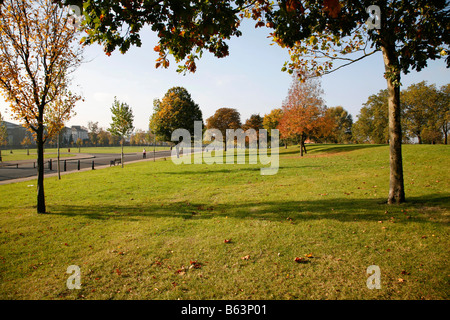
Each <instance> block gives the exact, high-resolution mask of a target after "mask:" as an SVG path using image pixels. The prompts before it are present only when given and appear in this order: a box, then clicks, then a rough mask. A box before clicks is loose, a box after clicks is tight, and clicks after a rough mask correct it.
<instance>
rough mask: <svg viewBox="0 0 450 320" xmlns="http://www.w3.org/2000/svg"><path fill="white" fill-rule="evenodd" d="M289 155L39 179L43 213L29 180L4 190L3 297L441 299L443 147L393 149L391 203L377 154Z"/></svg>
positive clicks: (0, 210) (445, 231) (445, 195)
mask: <svg viewBox="0 0 450 320" xmlns="http://www.w3.org/2000/svg"><path fill="white" fill-rule="evenodd" d="M298 150H299V149H298V147H290V148H288V149H280V151H281V156H280V169H279V172H278V174H276V175H272V176H261V175H260V170H259V169H260V165H248V164H247V165H227V164H223V165H217V164H215V165H206V164H203V165H200V164H197V165H175V164H173V163H172V162H171V161H157V162H141V163H135V164H128V165H125V167H124V168H123V169H122V168H120V167H112V168H108V169H103V170H95V171H86V172H79V173H74V174H69V175H66V176H64V177H63V179H62V180H60V181H58V180H57V179H56V178H48V179H46V182H45V188H46V189H45V192H46V200H47V209H48V214H45V215H38V214H37V213H36V208H35V205H36V189H35V187H34V186H32V185H35V183H34V182H33V181H28V182H25V183H17V184H11V185H2V186H0V298H1V299H449V292H450V291H449V279H450V266H449V262H448V261H449V201H448V200H449V190H450V189H449V170H448V163H449V158H450V148H449V147H448V146H444V145H405V146H404V147H403V150H404V152H403V153H404V175H405V188H406V196H407V203H405V204H402V205H386V204H385V203H384V201H385V200H386V199H387V194H388V184H389V150H388V147H387V146H377V145H362V146H354V145H313V146H308V150H309V151H308V154H307V155H306V156H305V157H303V158H300V157H299V155H298ZM306 255H309V256H306ZM297 257H298V258H303V259H302V260H303V261H302V262H300V263H298V262H296V261H294V259H295V258H297ZM70 265H77V266H79V267H80V269H81V289H80V290H76V289H75V290H69V289H68V288H67V286H66V281H67V279H68V277H69V276H70V275H69V274H67V273H66V270H67V268H68V267H69V266H70ZM371 265H377V266H379V268H380V271H381V289H372V290H371V289H368V287H367V285H366V281H367V279H368V277H369V275H368V274H367V273H366V270H367V268H368V267H369V266H371Z"/></svg>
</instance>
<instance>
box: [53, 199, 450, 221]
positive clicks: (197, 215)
mask: <svg viewBox="0 0 450 320" xmlns="http://www.w3.org/2000/svg"><path fill="white" fill-rule="evenodd" d="M408 201H409V202H408V203H405V204H403V205H390V206H388V205H387V204H386V203H385V201H384V200H383V199H344V198H342V199H318V200H306V201H265V202H246V203H239V202H236V203H230V204H218V205H217V204H210V203H198V202H192V203H191V202H188V201H182V202H170V203H162V204H161V203H159V204H157V203H139V202H138V201H136V205H124V206H116V205H114V206H113V205H108V204H105V203H99V205H98V206H92V205H89V206H87V205H86V206H83V205H67V206H50V207H49V209H50V210H49V213H48V214H50V215H60V216H71V217H73V216H82V217H86V218H89V219H97V220H104V219H119V220H120V219H123V220H127V221H136V220H140V219H145V218H181V219H211V218H214V217H225V216H227V217H229V218H241V219H260V220H269V221H286V219H292V220H295V221H296V222H301V221H313V220H324V219H330V220H336V221H340V222H353V221H380V220H386V219H389V218H390V217H391V216H396V215H397V217H396V218H401V219H399V220H398V222H399V223H402V222H404V223H408V222H409V221H414V222H427V223H448V221H446V219H443V221H444V220H445V222H443V221H440V220H430V219H427V218H426V217H424V216H420V215H418V214H416V215H414V216H413V217H410V218H409V219H407V218H406V215H405V214H403V213H401V212H400V210H401V209H402V208H408V209H411V208H422V207H434V208H436V207H438V208H447V207H448V196H443V195H441V194H434V195H428V196H427V197H426V198H409V200H408ZM386 210H389V214H386V213H385V211H386ZM396 212H397V213H396Z"/></svg>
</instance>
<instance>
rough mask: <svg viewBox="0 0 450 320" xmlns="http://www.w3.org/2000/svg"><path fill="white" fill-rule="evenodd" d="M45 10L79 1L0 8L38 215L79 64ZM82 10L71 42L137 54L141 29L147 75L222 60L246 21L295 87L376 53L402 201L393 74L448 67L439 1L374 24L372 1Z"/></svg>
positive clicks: (394, 9) (393, 10) (7, 90)
mask: <svg viewBox="0 0 450 320" xmlns="http://www.w3.org/2000/svg"><path fill="white" fill-rule="evenodd" d="M36 3H37V4H36ZM54 3H63V4H73V5H79V6H80V7H81V5H80V4H81V1H79V0H60V1H54V0H38V1H27V0H14V1H13V0H2V1H0V34H1V39H2V41H0V50H1V51H2V55H0V71H1V72H0V74H1V75H2V76H1V77H0V88H1V90H2V92H3V93H4V95H5V98H6V100H7V101H8V102H10V104H11V109H12V110H13V112H14V113H15V114H16V115H17V118H18V119H20V120H21V121H24V122H25V123H26V125H27V126H28V127H29V128H30V129H31V130H33V131H34V132H35V134H36V141H37V143H38V150H39V152H38V206H37V207H38V212H39V213H45V201H44V192H43V187H44V184H43V179H44V177H43V159H44V158H43V143H44V142H45V137H44V133H43V132H44V126H45V123H46V122H50V123H55V124H56V123H57V124H58V126H59V125H60V122H59V120H58V119H63V118H65V116H64V115H62V116H61V113H59V112H57V111H58V107H57V105H58V103H56V101H57V100H58V99H59V98H61V99H63V100H66V101H69V100H71V101H72V102H73V101H74V100H76V99H77V98H78V97H76V96H72V98H70V95H69V94H68V93H67V92H66V90H65V89H67V88H68V85H69V80H70V78H69V77H67V76H68V74H70V72H71V71H73V69H74V67H75V66H76V65H77V63H78V61H79V59H78V57H79V56H78V55H77V51H76V50H73V49H74V47H73V46H72V42H73V40H75V38H74V37H73V36H72V35H71V33H70V32H69V30H68V27H69V24H68V23H67V22H68V18H69V17H67V15H66V13H61V11H59V10H58V8H57V7H56V6H55V5H54ZM83 3H84V5H83V7H82V10H83V11H82V13H83V16H84V21H83V23H82V27H83V28H84V29H85V30H84V31H86V36H84V37H83V38H82V39H81V43H82V44H84V45H89V44H93V43H100V44H102V45H103V46H104V50H105V53H106V54H108V55H110V54H111V52H113V51H114V50H115V49H119V50H120V51H121V52H122V53H125V52H127V51H128V49H129V48H130V47H131V46H132V45H135V46H141V44H142V40H141V38H140V35H139V32H140V31H141V29H142V28H143V27H145V26H149V27H151V29H152V30H153V31H154V32H155V33H156V34H157V36H158V38H159V42H158V45H157V46H155V48H154V50H155V51H156V52H158V53H159V57H158V59H157V61H156V67H164V68H167V67H169V55H172V56H173V57H174V58H175V61H176V62H177V63H180V62H183V61H184V64H182V65H180V66H179V69H178V70H179V71H180V72H195V70H196V60H197V59H200V58H201V57H202V54H203V51H204V50H208V51H209V52H211V53H213V54H214V55H215V56H216V57H218V58H222V57H225V56H227V55H228V54H229V47H228V45H227V43H226V41H227V40H229V39H230V38H231V37H238V36H240V35H241V34H242V31H241V30H240V26H241V22H242V21H243V20H244V19H253V20H254V21H255V22H256V25H255V27H264V26H266V27H267V28H269V29H271V30H272V31H273V32H271V34H270V35H271V37H272V39H273V41H274V43H276V44H278V45H280V46H281V47H283V48H286V49H287V50H288V51H289V54H290V61H288V62H286V64H285V66H284V68H283V69H282V70H285V71H288V72H289V73H294V74H296V75H298V76H299V78H300V79H304V78H305V76H310V75H313V76H322V75H324V74H329V73H331V72H334V71H336V70H338V69H340V68H342V67H344V66H346V65H350V64H353V63H357V62H358V61H360V60H362V59H364V58H365V57H368V56H370V55H372V54H374V53H375V52H379V51H381V52H382V54H383V62H384V65H385V72H384V76H385V78H386V82H387V90H388V95H389V98H388V109H389V111H388V117H389V144H390V148H389V151H390V157H389V159H390V177H389V179H390V184H389V196H388V201H387V202H388V203H401V202H404V201H405V193H404V183H403V165H402V153H401V144H402V132H401V109H400V80H401V73H404V74H406V73H408V72H409V71H410V70H412V69H416V70H417V71H420V70H421V69H423V68H424V67H426V66H427V62H428V60H430V59H432V60H434V59H437V58H441V57H446V62H447V66H450V56H449V55H448V45H449V38H448V29H447V26H448V25H449V15H448V5H447V1H445V0H438V1H433V2H429V1H428V2H426V3H424V2H423V1H420V0H412V1H402V2H398V1H390V0H386V1H381V2H380V3H378V5H379V7H378V11H380V12H378V15H377V14H375V16H374V14H373V11H372V12H371V11H370V10H368V8H370V7H372V8H373V6H372V4H373V1H372V0H362V1H357V2H355V1H350V0H341V1H337V0H332V1H331V0H330V1H322V0H317V1H301V0H289V1H285V0H278V1H267V0H224V1H220V2H216V1H206V0H200V1H188V2H186V3H183V4H180V2H179V1H163V2H158V3H154V4H153V5H148V3H147V2H146V1H134V2H132V1H97V0H86V1H83ZM33 4H35V5H34V6H33ZM38 7H39V9H38V10H36V11H34V12H33V10H34V9H35V8H38ZM375 7H377V6H375ZM381 10H382V11H381ZM380 14H381V16H380ZM374 21H375V22H376V23H374ZM125 30H127V31H126V32H121V31H125ZM77 40H78V39H77ZM75 42H78V41H75ZM65 92H66V93H65ZM60 110H61V111H64V109H60ZM54 111H55V112H54ZM53 115H55V117H53ZM52 119H56V120H57V121H53V120H52Z"/></svg>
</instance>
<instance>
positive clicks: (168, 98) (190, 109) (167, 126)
mask: <svg viewBox="0 0 450 320" xmlns="http://www.w3.org/2000/svg"><path fill="white" fill-rule="evenodd" d="M153 105H154V112H153V115H152V116H151V118H150V129H151V130H152V132H153V133H154V134H156V135H157V136H158V137H159V138H160V140H163V141H170V140H171V138H172V132H173V131H175V130H176V129H186V130H188V131H189V133H190V134H191V136H193V135H194V122H195V121H202V123H203V115H202V111H201V110H200V107H199V106H198V104H196V103H195V102H194V100H192V97H191V95H190V94H189V92H188V91H187V90H186V89H185V88H183V87H173V88H171V89H169V90H168V91H167V93H166V94H165V95H164V97H163V98H162V100H158V99H156V100H154V102H153Z"/></svg>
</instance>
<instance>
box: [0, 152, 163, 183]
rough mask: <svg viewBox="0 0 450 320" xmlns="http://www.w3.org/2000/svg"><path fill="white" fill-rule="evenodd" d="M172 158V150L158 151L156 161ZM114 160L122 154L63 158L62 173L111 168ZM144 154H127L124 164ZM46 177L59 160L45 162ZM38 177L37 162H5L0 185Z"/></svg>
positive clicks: (140, 157)
mask: <svg viewBox="0 0 450 320" xmlns="http://www.w3.org/2000/svg"><path fill="white" fill-rule="evenodd" d="M170 156H171V151H170V150H164V151H156V152H155V159H159V158H169V157H170ZM114 159H120V154H104V153H93V154H85V155H80V156H78V157H74V158H61V159H60V165H61V173H64V172H74V171H78V170H88V169H92V166H94V169H95V168H100V167H105V166H108V167H109V166H110V165H111V161H113V160H114ZM142 160H143V156H142V153H127V154H124V163H127V162H133V161H142ZM152 160H153V151H148V152H147V158H146V161H152ZM44 163H45V165H44V168H45V169H44V175H45V176H47V175H53V174H56V173H57V160H56V159H52V161H51V168H50V160H45V162H44ZM36 176H37V169H36V162H31V161H11V162H4V163H2V164H1V165H0V183H2V182H3V183H8V182H11V180H16V179H23V178H34V177H36Z"/></svg>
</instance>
